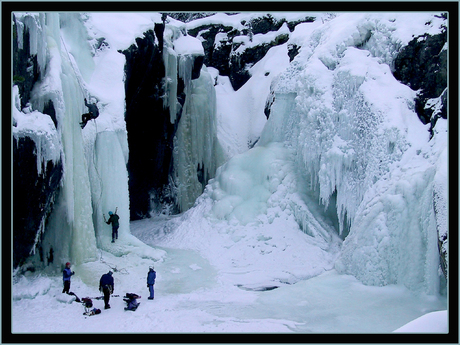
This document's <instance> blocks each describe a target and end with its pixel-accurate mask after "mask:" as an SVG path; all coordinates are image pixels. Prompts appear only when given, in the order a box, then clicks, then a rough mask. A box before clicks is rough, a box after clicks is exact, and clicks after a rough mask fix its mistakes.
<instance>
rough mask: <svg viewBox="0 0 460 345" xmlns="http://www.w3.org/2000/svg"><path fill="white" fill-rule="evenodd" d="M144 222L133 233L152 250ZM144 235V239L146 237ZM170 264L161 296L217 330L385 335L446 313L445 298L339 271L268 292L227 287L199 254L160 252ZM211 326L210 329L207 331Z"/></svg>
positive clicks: (162, 275)
mask: <svg viewBox="0 0 460 345" xmlns="http://www.w3.org/2000/svg"><path fill="white" fill-rule="evenodd" d="M143 223H146V224H147V223H148V224H149V225H148V227H149V228H150V229H151V230H153V229H154V228H155V227H154V226H153V224H154V222H152V221H151V220H146V221H138V222H132V223H131V231H132V233H133V234H134V235H136V236H138V237H139V238H140V239H141V240H143V241H145V242H146V243H147V244H151V245H154V242H155V236H152V233H153V234H156V235H157V236H161V235H159V234H161V233H162V231H161V230H160V229H162V228H163V227H164V223H163V222H162V221H159V223H158V224H159V226H158V231H153V232H151V233H150V234H149V235H148V236H145V232H143V230H145V227H144V226H143V225H142V224H143ZM143 236H145V238H143ZM162 249H163V250H165V251H166V252H167V255H166V260H165V261H164V262H162V263H158V264H157V265H156V270H157V272H158V275H159V279H158V284H157V286H156V288H157V291H158V292H157V293H158V296H161V295H163V294H164V295H166V296H168V298H169V297H171V296H170V295H171V294H174V295H175V296H174V297H175V298H177V302H178V303H177V305H176V308H179V309H182V310H184V311H192V310H194V311H196V314H197V315H200V314H203V313H205V314H206V315H207V317H209V315H212V316H213V319H214V320H213V321H212V322H210V321H206V322H204V323H203V324H201V325H200V326H198V328H196V329H194V330H193V331H198V332H200V331H201V330H202V329H203V327H205V328H207V327H206V326H205V324H206V323H209V324H210V325H215V326H216V329H215V330H216V331H217V330H219V331H229V332H234V331H251V332H252V331H254V332H267V331H268V332H272V331H274V332H278V331H281V332H283V331H293V332H308V333H309V332H313V333H349V332H351V333H386V332H392V331H393V330H395V329H397V328H399V327H401V326H402V325H404V324H406V323H408V322H409V321H411V320H413V319H415V318H417V317H419V316H421V315H423V314H425V313H428V312H431V311H434V310H444V309H446V301H445V300H444V299H442V298H438V297H434V296H426V295H417V294H414V293H413V292H410V291H409V290H407V289H406V288H404V287H398V286H387V287H371V286H365V285H363V284H361V283H360V282H359V281H357V280H356V279H355V278H354V277H352V276H348V275H340V274H338V273H337V272H336V271H335V270H331V271H328V272H326V273H323V274H322V275H320V276H317V277H314V278H311V279H308V280H303V281H300V282H298V283H296V284H291V285H287V284H286V285H281V286H280V287H279V288H276V289H273V290H267V291H254V290H252V291H251V290H247V289H243V288H239V287H236V286H229V285H226V284H225V282H226V280H223V279H221V275H220V274H219V272H217V271H216V270H215V269H213V268H212V266H210V265H209V263H208V262H207V261H206V260H204V259H203V258H202V257H201V256H200V255H199V254H198V253H196V252H194V251H191V250H181V249H173V248H162ZM159 298H160V297H159ZM208 327H209V326H208Z"/></svg>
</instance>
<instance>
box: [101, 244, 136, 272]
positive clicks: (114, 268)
mask: <svg viewBox="0 0 460 345" xmlns="http://www.w3.org/2000/svg"><path fill="white" fill-rule="evenodd" d="M99 251H100V253H101V257H100V259H99V261H101V262H102V263H103V264H105V265H107V266H108V267H109V268H110V269H111V270H112V271H113V272H118V273H121V274H129V272H128V270H127V269H126V268H120V269H118V268H117V266H112V265H110V264H109V263H108V262H106V261H104V260H103V259H102V250H101V249H99Z"/></svg>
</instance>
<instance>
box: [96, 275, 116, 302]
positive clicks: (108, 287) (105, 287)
mask: <svg viewBox="0 0 460 345" xmlns="http://www.w3.org/2000/svg"><path fill="white" fill-rule="evenodd" d="M112 275H113V272H112V271H109V272H108V273H106V274H103V275H102V277H101V280H100V281H99V291H101V292H102V293H103V294H104V309H109V308H110V304H109V301H110V295H111V294H112V293H113V291H114V288H115V285H114V282H113V277H112Z"/></svg>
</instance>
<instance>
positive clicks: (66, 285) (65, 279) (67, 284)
mask: <svg viewBox="0 0 460 345" xmlns="http://www.w3.org/2000/svg"><path fill="white" fill-rule="evenodd" d="M74 274H75V272H73V271H71V270H70V262H67V263H66V264H65V268H64V271H62V280H63V282H64V289H63V290H62V293H64V292H65V293H66V294H69V290H70V277H71V276H73V275H74Z"/></svg>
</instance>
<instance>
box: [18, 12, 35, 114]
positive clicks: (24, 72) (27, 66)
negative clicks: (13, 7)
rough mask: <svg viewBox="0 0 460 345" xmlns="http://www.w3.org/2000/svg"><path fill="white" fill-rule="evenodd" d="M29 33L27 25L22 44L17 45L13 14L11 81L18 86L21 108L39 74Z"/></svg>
mask: <svg viewBox="0 0 460 345" xmlns="http://www.w3.org/2000/svg"><path fill="white" fill-rule="evenodd" d="M29 39H30V34H29V29H28V28H27V26H25V27H24V32H23V37H22V41H23V46H22V49H19V46H18V30H17V23H16V19H15V17H14V15H13V82H14V84H15V85H17V86H18V88H19V94H20V95H21V108H24V107H25V106H26V104H27V103H28V101H29V99H30V92H31V91H32V88H33V86H34V84H35V82H36V81H37V80H38V78H39V76H40V71H39V68H38V63H37V55H30V42H29Z"/></svg>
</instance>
